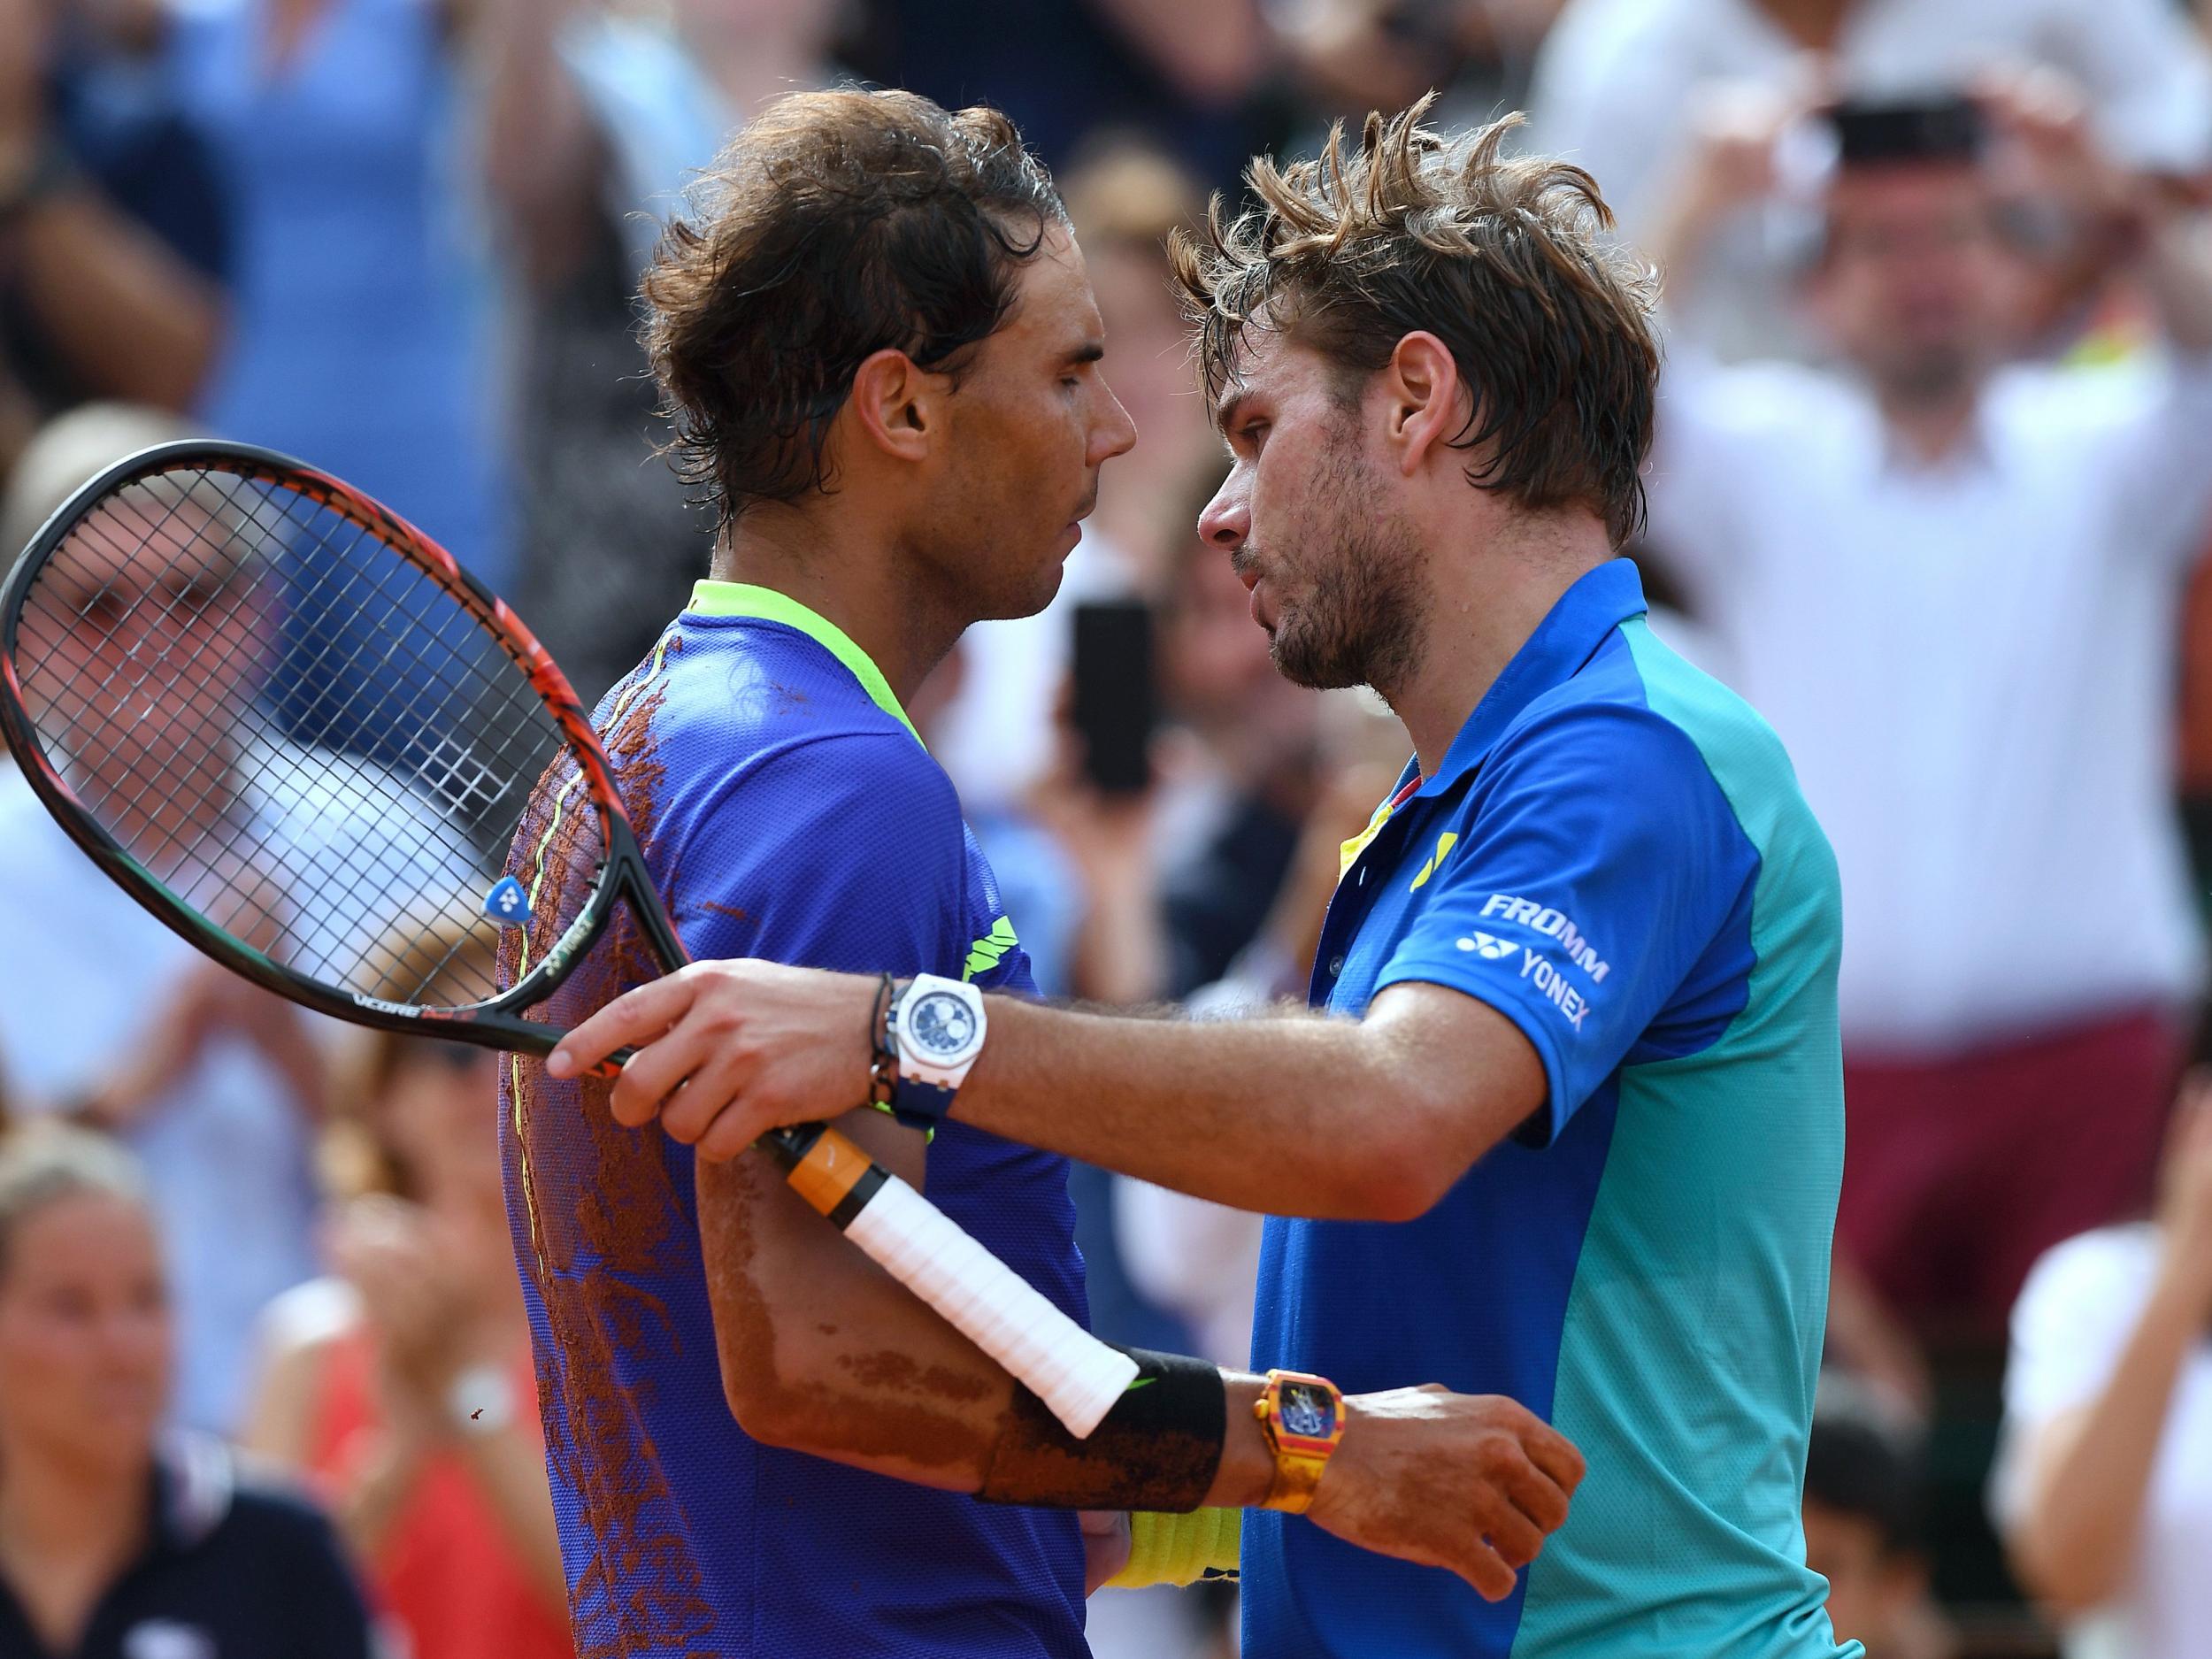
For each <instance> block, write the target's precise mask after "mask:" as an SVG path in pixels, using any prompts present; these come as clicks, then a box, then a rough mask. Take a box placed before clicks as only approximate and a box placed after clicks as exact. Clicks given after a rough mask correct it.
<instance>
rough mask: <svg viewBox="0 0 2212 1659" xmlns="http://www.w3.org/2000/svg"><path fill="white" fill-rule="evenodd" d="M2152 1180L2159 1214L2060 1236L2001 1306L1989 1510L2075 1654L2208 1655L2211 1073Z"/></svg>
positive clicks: (2180, 1116) (2179, 1120) (2211, 1599)
mask: <svg viewBox="0 0 2212 1659" xmlns="http://www.w3.org/2000/svg"><path fill="white" fill-rule="evenodd" d="M2162 1188H2163V1191H2162V1199H2161V1202H2160V1204H2159V1208H2158V1211H2157V1216H2156V1218H2155V1219H2154V1220H2152V1221H2146V1222H2136V1223H2132V1224H2129V1225H2119V1226H2111V1227H2104V1228H2101V1229H2099V1230H2097V1231H2096V1232H2093V1233H2085V1234H2083V1235H2082V1236H2081V1237H2080V1238H2078V1239H2071V1240H2068V1241H2067V1242H2066V1243H2064V1244H2062V1245H2061V1246H2059V1248H2057V1249H2055V1250H2053V1251H2052V1252H2051V1253H2050V1254H2049V1255H2048V1256H2045V1257H2044V1258H2043V1260H2042V1261H2041V1262H2040V1263H2038V1264H2037V1266H2036V1269H2035V1272H2034V1274H2033V1276H2032V1277H2031V1278H2030V1279H2029V1280H2028V1286H2027V1288H2026V1290H2025V1291H2024V1292H2023V1293H2022V1294H2021V1297H2020V1304H2019V1306H2018V1307H2017V1308H2016V1310H2014V1312H2013V1320H2012V1357H2011V1363H2010V1364H2009V1366H2008V1369H2007V1372H2006V1378H2005V1394H2006V1402H2005V1404H2006V1439H2005V1446H2004V1450H2003V1453H2002V1455H2001V1458H2000V1461H1999V1464H1998V1469H1997V1475H1996V1479H1995V1481H1994V1484H1993V1499H1994V1502H1993V1507H1994V1509H1995V1510H1996V1513H1997V1518H1998V1522H1999V1525H2000V1526H2001V1529H2002V1531H2003V1532H2004V1534H2005V1539H2006V1541H2007V1543H2008V1545H2009V1547H2010V1549H2011V1554H2012V1560H2013V1563H2014V1566H2015V1568H2016V1570H2017V1571H2018V1572H2019V1575H2020V1578H2021V1581H2022V1582H2023V1583H2024V1585H2026V1586H2028V1588H2029V1589H2030V1590H2032V1591H2033V1592H2034V1593H2035V1594H2037V1595H2039V1596H2040V1597H2041V1598H2042V1599H2043V1600H2044V1601H2047V1603H2049V1604H2050V1605H2051V1606H2052V1607H2053V1608H2054V1609H2057V1610H2058V1611H2059V1612H2060V1613H2062V1615H2065V1616H2068V1617H2070V1618H2071V1619H2072V1620H2073V1621H2074V1623H2073V1624H2072V1626H2071V1628H2070V1630H2069V1632H2068V1641H2067V1651H2068V1653H2069V1654H2070V1655H2088V1654H2093V1653H2094V1654H2116V1655H2127V1659H2204V1655H2212V1586H2208V1581H2207V1579H2206V1577H2205V1563H2207V1562H2208V1561H2212V1076H2208V1075H2207V1074H2206V1073H2203V1072H2198V1073H2195V1074H2193V1076H2192V1078H2191V1080H2190V1082H2189V1083H2188V1085H2187V1086H2186V1087H2185V1088H2184V1090H2183V1094H2182V1103H2181V1109H2180V1110H2179V1112H2178V1113H2177V1115H2176V1117H2175V1119H2174V1125H2173V1132H2172V1134H2171V1136H2170V1139H2169V1141H2168V1144H2167V1149H2166V1158H2165V1167H2164V1171H2163V1179H2162Z"/></svg>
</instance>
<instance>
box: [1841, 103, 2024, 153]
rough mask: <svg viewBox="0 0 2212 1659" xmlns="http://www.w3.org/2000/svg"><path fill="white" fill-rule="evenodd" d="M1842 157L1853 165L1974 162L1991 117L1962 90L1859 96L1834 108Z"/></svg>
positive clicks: (1980, 148)
mask: <svg viewBox="0 0 2212 1659" xmlns="http://www.w3.org/2000/svg"><path fill="white" fill-rule="evenodd" d="M1828 119H1829V122H1830V124H1831V125H1832V127H1834V128H1835V132H1836V149H1837V159H1838V160H1839V162H1840V163H1841V164H1842V165H1844V166H1847V167H1856V166H1867V165H1877V166H1878V165H1882V164H1884V163H1886V162H1900V161H1972V160H1974V159H1975V158H1976V157H1978V156H1979V155H1980V154H1981V153H1982V148H1983V141H1984V139H1985V136H1986V134H1985V127H1986V125H1987V123H1986V121H1985V118H1984V116H1983V114H1982V110H1981V106H1980V105H1979V104H1976V103H1975V102H1974V100H1973V99H1972V98H1970V97H1969V96H1966V95H1965V94H1964V93H1962V92H1954V93H1941V94H1938V95H1936V96H1930V97H1923V98H1885V99H1872V98H1853V99H1849V100H1847V101H1846V102H1844V103H1842V104H1837V105H1835V106H1834V107H1833V108H1832V109H1831V110H1830V111H1828Z"/></svg>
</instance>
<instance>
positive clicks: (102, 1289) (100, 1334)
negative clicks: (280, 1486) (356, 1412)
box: [0, 1125, 369, 1659]
mask: <svg viewBox="0 0 2212 1659" xmlns="http://www.w3.org/2000/svg"><path fill="white" fill-rule="evenodd" d="M171 1335H172V1329H171V1322H170V1312H169V1301H168V1289H167V1286H166V1284H165V1279H164V1273H163V1267H162V1261H161V1251H160V1248H159V1247H158V1245H157V1243H156V1241H155V1236H154V1226H153V1223H152V1217H150V1214H149V1213H148V1210H147V1207H146V1201H145V1198H144V1195H143V1194H142V1190H141V1187H140V1185H139V1178H138V1174H137V1172H136V1171H135V1169H134V1167H133V1165H132V1163H131V1160H130V1158H129V1157H128V1156H127V1154H125V1153H124V1152H123V1151H122V1150H121V1149H120V1148H118V1147H116V1146H115V1145H114V1144H113V1143H112V1142H111V1141H104V1140H103V1139H101V1138H99V1137H97V1136H95V1135H91V1134H88V1133H84V1132H82V1131H80V1130H64V1129H57V1128H55V1127H53V1126H51V1125H39V1126H36V1127H34V1128H30V1129H26V1130H21V1131H19V1132H17V1133H15V1134H13V1135H12V1136H11V1137H10V1138H9V1139H8V1141H6V1142H5V1143H4V1145H0V1653H6V1654H10V1655H40V1654H54V1655H75V1656H76V1659H200V1656H202V1655H222V1656H223V1659H231V1656H232V1655H239V1656H241V1659H247V1656H251V1655H267V1656H268V1659H278V1656H281V1659H367V1655H368V1653H369V1632H368V1628H367V1619H366V1616H365V1612H364V1609H363V1608H362V1605H361V1595H360V1592H359V1591H358V1590H357V1588H356V1587H355V1586H354V1583H353V1580H352V1578H351V1577H350V1575H349V1573H348V1571H347V1569H346V1566H345V1563H343V1561H342V1559H341V1558H340V1555H339V1552H338V1548H337V1543H336V1540H334V1538H333V1537H332V1536H331V1532H330V1527H329V1525H328V1523H326V1521H325V1520H324V1519H323V1517H321V1516H320V1515H319V1514H317V1513H315V1512H314V1511H313V1510H311V1509H308V1508H307V1507H306V1506H304V1505H303V1504H302V1503H300V1502H297V1501H296V1500H295V1499H292V1498H289V1497H285V1496H280V1495H278V1494H275V1493H273V1492H271V1491H268V1490H265V1489H264V1488H263V1487H261V1486H258V1485H257V1484H255V1483H253V1482H251V1481H250V1480H249V1479H246V1478H245V1477H244V1475H243V1472H242V1471H241V1470H240V1469H238V1468H237V1467H236V1466H235V1465H234V1463H233V1462H232V1460H231V1457H230V1455H229V1454H228V1452H227V1450H226V1449H225V1448H223V1447H222V1446H221V1444H220V1443H219V1442H217V1441H214V1440H207V1439H203V1438H200V1437H197V1436H191V1435H183V1436H175V1437H171V1438H169V1439H166V1440H163V1439H160V1438H157V1431H158V1430H159V1428H160V1425H161V1422H162V1418H163V1417H164V1415H165V1411H166V1409H167V1405H168V1394H169V1380H170V1366H171Z"/></svg>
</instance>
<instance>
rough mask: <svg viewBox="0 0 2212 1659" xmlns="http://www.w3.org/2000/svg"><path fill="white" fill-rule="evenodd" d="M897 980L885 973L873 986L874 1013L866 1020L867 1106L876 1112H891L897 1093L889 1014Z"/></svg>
mask: <svg viewBox="0 0 2212 1659" xmlns="http://www.w3.org/2000/svg"><path fill="white" fill-rule="evenodd" d="M898 991H899V987H898V981H897V980H896V979H893V978H892V977H891V976H890V975H889V974H885V975H884V976H883V979H882V983H881V984H879V985H878V986H877V987H876V1006H875V1012H874V1014H873V1015H872V1017H871V1018H870V1019H869V1021H868V1045H869V1049H870V1053H869V1056H868V1103H869V1104H870V1105H871V1106H873V1107H874V1108H876V1109H877V1110H879V1111H889V1110H891V1098H892V1096H893V1095H894V1094H896V1093H897V1091H898V1084H899V1051H898V1048H897V1046H896V1045H895V1043H894V1042H893V1041H892V1040H891V1011H892V1010H893V1009H895V1008H896V1007H897V1006H898V1000H899V995H898Z"/></svg>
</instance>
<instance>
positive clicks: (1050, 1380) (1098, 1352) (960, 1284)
mask: <svg viewBox="0 0 2212 1659" xmlns="http://www.w3.org/2000/svg"><path fill="white" fill-rule="evenodd" d="M845 1236H846V1237H847V1238H849V1239H850V1240H852V1241H853V1242H854V1243H856V1244H857V1245H858V1246H859V1247H860V1248H862V1249H864V1250H865V1251H866V1252H867V1253H868V1254H869V1256H872V1257H873V1258H874V1260H875V1261H876V1262H877V1263H879V1265H880V1266H881V1267H882V1268H883V1269H884V1270H885V1271H887V1272H888V1273H889V1274H890V1275H891V1277H892V1278H894V1279H897V1280H898V1281H899V1283H901V1284H902V1285H904V1286H906V1287H907V1288H908V1289H909V1290H910V1291H912V1292H913V1293H914V1294H916V1295H918V1296H919V1297H920V1298H921V1299H922V1300H923V1301H924V1302H927V1303H928V1304H929V1305H930V1306H931V1307H933V1308H934V1309H935V1310H937V1311H938V1312H939V1313H940V1314H941V1315H942V1316H943V1317H944V1318H945V1319H946V1321H947V1322H948V1323H949V1324H950V1325H952V1326H953V1328H954V1329H956V1330H957V1331H958V1332H959V1333H961V1334H962V1335H963V1336H964V1337H966V1338H967V1339H968V1340H970V1341H971V1342H973V1343H974V1344H975V1345H976V1346H977V1347H978V1348H981V1349H982V1350H983V1351H984V1352H985V1353H986V1354H988V1355H989V1356H991V1357H992V1358H993V1359H995V1360H996V1361H997V1362H998V1363H1000V1364H1001V1365H1003V1366H1004V1367H1005V1368H1006V1370H1007V1372H1008V1374H1009V1375H1010V1376H1012V1377H1013V1378H1014V1379H1015V1380H1016V1381H1018V1382H1019V1383H1021V1384H1023V1385H1024V1386H1026V1387H1027V1388H1028V1389H1029V1390H1030V1392H1031V1393H1033V1394H1035V1395H1036V1396H1037V1397H1038V1398H1039V1399H1041V1400H1042V1401H1043V1402H1045V1404H1046V1406H1047V1407H1048V1408H1049V1409H1050V1410H1051V1412H1052V1415H1053V1416H1054V1417H1057V1418H1059V1419H1060V1421H1061V1423H1062V1424H1063V1425H1065V1427H1066V1429H1067V1431H1068V1432H1069V1433H1071V1434H1072V1435H1074V1436H1075V1438H1076V1439H1078V1440H1082V1439H1083V1438H1085V1437H1086V1436H1087V1435H1088V1434H1089V1433H1090V1432H1091V1431H1092V1430H1093V1429H1094V1428H1096V1427H1097V1426H1098V1424H1099V1419H1101V1418H1102V1417H1104V1416H1105V1415H1106V1414H1107V1412H1109V1411H1110V1410H1111V1409H1113V1405H1114V1402H1115V1401H1117V1400H1118V1399H1120V1398H1121V1395H1122V1391H1123V1390H1124V1389H1125V1388H1127V1387H1128V1386H1129V1385H1130V1383H1131V1382H1132V1381H1133V1379H1135V1377H1136V1375H1137V1363H1136V1361H1134V1360H1133V1359H1131V1358H1130V1357H1129V1356H1127V1355H1126V1354H1124V1353H1123V1352H1121V1351H1120V1350H1119V1349H1118V1348H1109V1347H1107V1345H1106V1344H1105V1343H1103V1342H1102V1341H1100V1340H1098V1339H1097V1338H1096V1337H1094V1336H1093V1335H1092V1334H1091V1333H1089V1332H1087V1331H1086V1330H1085V1329H1083V1327H1082V1326H1081V1325H1078V1324H1076V1322H1075V1321H1074V1320H1072V1319H1071V1318H1069V1317H1068V1316H1067V1315H1066V1314H1064V1313H1062V1312H1061V1311H1060V1310H1059V1309H1057V1308H1056V1307H1054V1306H1053V1305H1052V1303H1051V1302H1048V1301H1046V1300H1045V1298H1044V1297H1043V1296H1042V1295H1041V1294H1039V1293H1038V1292H1037V1291H1036V1290H1035V1289H1034V1288H1033V1286H1031V1285H1030V1284H1029V1282H1028V1281H1027V1280H1025V1279H1023V1278H1022V1277H1021V1276H1020V1275H1019V1274H1018V1273H1016V1272H1015V1271H1013V1270H1012V1269H1011V1268H1010V1267H1008V1266H1007V1265H1006V1264H1005V1263H1003V1262H1002V1261H1000V1260H999V1259H998V1257H996V1256H993V1255H992V1254H991V1253H990V1252H989V1251H988V1250H987V1249H985V1248H983V1247H982V1246H981V1245H979V1244H978V1243H977V1242H976V1241H975V1240H973V1239H972V1238H971V1237H969V1236H968V1234H967V1233H964V1232H963V1231H962V1230H961V1229H960V1228H959V1226H957V1225H956V1224H955V1223H954V1222H953V1221H952V1220H951V1219H950V1217H948V1216H947V1215H946V1214H945V1212H944V1211H943V1210H940V1209H938V1208H937V1206H936V1205H934V1204H933V1203H931V1202H929V1200H928V1199H926V1198H925V1197H923V1196H922V1195H921V1194H919V1193H918V1192H916V1191H915V1190H914V1189H913V1187H910V1186H909V1185H907V1183H906V1182H904V1181H902V1180H901V1179H899V1178H898V1177H897V1176H895V1175H890V1174H886V1176H885V1177H884V1179H883V1183H882V1185H881V1186H879V1187H877V1188H876V1190H875V1192H874V1194H873V1195H872V1196H871V1197H870V1198H869V1199H868V1201H867V1202H866V1203H865V1204H864V1205H863V1206H862V1208H861V1210H860V1212H859V1213H858V1214H857V1215H856V1216H855V1217H853V1218H852V1220H851V1221H849V1223H847V1224H846V1227H845Z"/></svg>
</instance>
